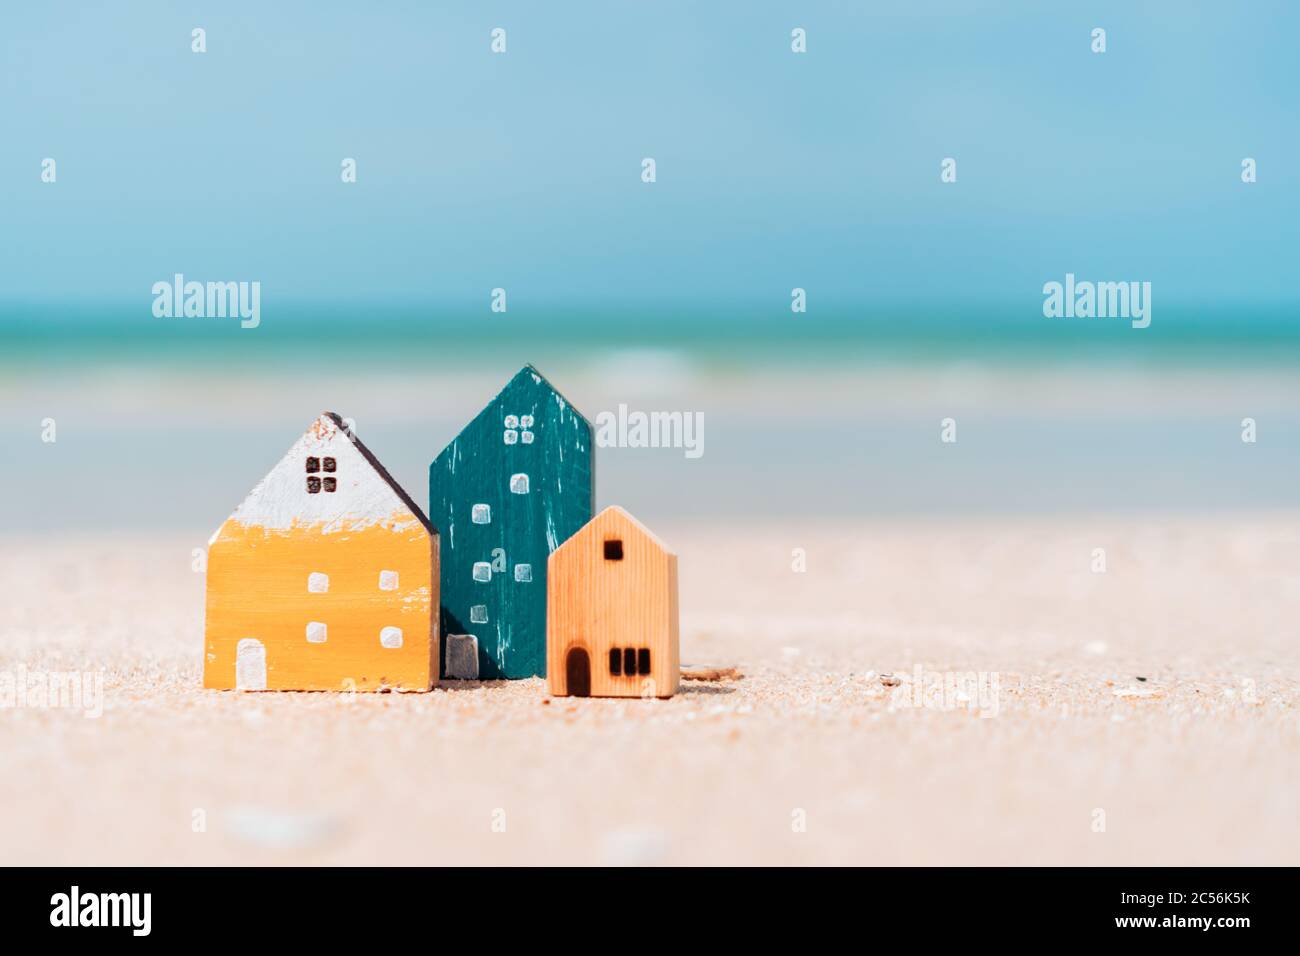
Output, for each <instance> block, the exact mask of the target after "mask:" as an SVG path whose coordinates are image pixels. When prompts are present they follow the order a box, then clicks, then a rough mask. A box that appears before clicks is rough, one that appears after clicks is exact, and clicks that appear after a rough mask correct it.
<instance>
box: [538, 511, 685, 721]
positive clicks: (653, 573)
mask: <svg viewBox="0 0 1300 956" xmlns="http://www.w3.org/2000/svg"><path fill="white" fill-rule="evenodd" d="M547 613H548V621H547V686H548V688H549V689H550V692H551V693H552V694H554V695H556V696H560V697H565V696H592V697H671V696H672V695H673V694H675V693H677V687H678V681H679V653H680V652H679V647H678V604H677V555H675V554H673V553H672V552H671V551H669V550H668V548H667V547H665V546H664V544H663V542H661V541H660V540H659V539H658V538H656V537H655V536H654V534H652V533H651V532H650V530H649V529H647V528H646V527H645V526H644V525H643V524H641V522H639V521H637V520H636V519H635V518H633V517H632V516H631V515H630V514H628V513H627V512H626V511H624V510H623V509H622V508H618V507H610V508H606V509H605V510H604V511H602V512H601V513H600V514H598V515H597V516H596V517H595V518H593V519H591V521H590V522H589V523H588V524H587V525H586V526H585V527H584V528H582V529H581V530H580V531H578V532H577V534H575V535H574V536H573V537H571V538H570V539H569V540H568V541H566V542H564V544H562V545H560V547H559V548H558V549H557V550H556V551H555V553H554V554H552V555H551V558H550V568H549V570H548V576H547ZM584 691H585V693H584Z"/></svg>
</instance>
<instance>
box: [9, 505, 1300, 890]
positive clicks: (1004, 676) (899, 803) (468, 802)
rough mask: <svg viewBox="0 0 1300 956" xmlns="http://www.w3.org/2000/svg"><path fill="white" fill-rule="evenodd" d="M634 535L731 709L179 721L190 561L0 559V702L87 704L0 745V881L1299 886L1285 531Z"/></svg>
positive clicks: (617, 704) (863, 524)
mask: <svg viewBox="0 0 1300 956" xmlns="http://www.w3.org/2000/svg"><path fill="white" fill-rule="evenodd" d="M656 530H657V531H659V532H661V534H662V536H663V537H664V538H665V540H667V541H668V542H669V543H670V544H672V545H673V546H674V547H675V548H676V549H677V551H678V553H679V554H680V560H681V581H682V655H683V659H684V660H686V661H690V662H695V663H699V664H707V665H737V666H739V668H740V670H741V671H742V673H743V674H744V677H743V679H740V680H735V681H723V682H713V683H702V684H695V683H690V684H686V685H685V686H684V688H683V691H682V693H681V694H680V695H679V696H677V697H676V698H674V699H672V700H669V701H639V700H633V701H600V700H582V701H578V700H566V699H555V700H549V699H548V698H547V696H546V693H545V690H544V687H543V682H542V681H540V680H532V681H521V682H515V683H509V684H484V685H480V684H468V685H455V684H450V683H449V684H444V685H443V687H441V688H440V689H438V690H437V691H435V692H433V693H430V694H424V695H393V694H385V695H358V696H346V695H333V694H238V693H230V692H215V691H204V690H202V689H201V688H200V686H199V684H200V658H201V647H202V633H201V627H202V624H201V622H202V602H203V583H202V581H203V579H202V575H201V574H199V573H195V572H194V571H193V570H192V569H191V549H192V548H193V547H196V546H200V545H201V544H202V541H201V540H199V541H191V540H186V539H181V538H178V537H168V536H154V537H144V536H142V537H136V538H117V537H113V536H110V535H107V534H101V535H87V536H85V537H76V536H67V537H62V538H35V537H32V538H19V537H14V536H10V537H7V538H4V539H0V540H3V543H4V547H3V548H2V549H0V580H3V581H4V582H5V592H6V600H5V601H4V603H3V605H0V673H5V672H7V673H9V674H11V675H12V674H17V673H19V672H20V671H21V669H23V668H26V669H28V672H31V671H37V670H44V671H73V670H77V671H85V670H90V671H92V672H102V676H103V681H104V690H103V710H102V714H101V715H99V716H97V717H87V716H85V713H84V711H78V710H73V709H70V708H61V709H53V708H48V707H46V708H41V707H30V706H28V707H10V708H8V709H5V710H3V711H0V766H2V767H3V773H0V806H3V807H4V810H5V812H4V813H3V814H0V854H2V855H3V862H5V863H39V864H77V865H86V864H195V863H210V864H231V863H254V864H262V863H267V864H277V863H320V864H348V863H363V864H383V863H392V864H439V863H469V864H501V863H521V864H531V863H614V864H641V863H645V864H673V863H685V864H723V863H738V864H756V863H797V864H842V863H866V864H937V863H954V864H975V863H992V864H1005V863H1029V864H1261V863H1269V864H1282V863H1290V864H1294V863H1296V862H1298V861H1300V852H1298V851H1300V836H1298V834H1297V824H1296V812H1295V800H1296V789H1297V767H1298V766H1300V760H1298V759H1297V757H1298V756H1300V748H1298V747H1297V744H1298V742H1300V739H1298V738H1300V734H1298V733H1297V730H1298V725H1297V702H1298V698H1300V686H1298V684H1297V677H1296V675H1297V666H1296V665H1297V636H1298V635H1297V630H1298V628H1300V624H1297V621H1300V613H1297V612H1298V611H1300V515H1297V514H1274V515H1249V514H1246V515H1226V516H1223V517H1218V518H1208V517H1204V516H1202V517H1195V518H1191V517H1187V518H1180V517H1177V516H1170V517H1167V518H1161V519H1159V520H1154V521H1153V520H1145V519H1141V518H1124V517H1109V518H1096V519H1093V518H1087V517H1035V518H1022V519H1017V520H1014V521H1007V520H1002V519H992V518H982V519H976V518H962V519H955V518H954V519H951V520H948V519H945V520H938V519H934V520H920V519H908V520H906V521H903V520H894V521H890V520H872V519H854V521H853V522H852V523H850V524H847V525H845V524H840V525H835V524H828V523H824V522H823V523H811V522H796V523H788V524H784V525H783V524H780V523H775V524H773V523H762V524H761V525H760V523H758V522H754V523H750V524H737V525H725V524H709V523H694V524H690V525H686V524H682V525H679V526H676V527H674V526H660V527H657V529H656ZM1096 548H1103V549H1104V550H1105V562H1106V570H1105V571H1104V572H1103V573H1098V572H1096V571H1094V570H1093V565H1094V562H1095V561H1096V560H1097V558H1096V557H1095V555H1094V549H1096ZM794 549H803V551H804V553H805V555H806V571H804V572H797V571H795V570H793V569H792V564H793V563H794V561H795V558H794V557H793V552H794ZM918 668H920V670H919V671H918ZM981 673H982V674H983V675H985V676H984V680H983V682H982V683H981V682H980V681H979V680H978V678H979V675H980V674H981ZM968 674H969V675H973V680H972V682H969V683H967V682H966V681H965V677H966V675H968ZM945 675H947V676H949V678H950V684H951V685H952V687H953V691H954V693H950V694H949V695H948V697H947V699H946V701H945V700H944V699H943V695H942V694H940V695H938V697H937V698H936V699H934V700H933V701H932V703H933V704H935V705H936V706H917V704H918V702H923V698H924V695H919V694H916V693H914V692H913V691H914V685H915V683H916V681H917V678H918V676H919V678H920V681H921V683H922V685H923V686H924V685H925V684H926V683H927V682H928V681H932V680H939V681H940V684H942V680H943V678H944V676H945ZM995 681H996V693H995V694H994V693H993V688H994V682H995ZM963 689H964V690H965V693H964V694H963V693H962V691H963ZM981 691H983V693H982V694H981ZM964 698H969V700H967V699H964ZM945 703H946V704H947V705H950V706H943V705H944V704H945Z"/></svg>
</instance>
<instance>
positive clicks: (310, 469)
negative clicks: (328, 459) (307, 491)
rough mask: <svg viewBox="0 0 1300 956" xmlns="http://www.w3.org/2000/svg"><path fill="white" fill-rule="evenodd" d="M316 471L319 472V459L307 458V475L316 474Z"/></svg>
mask: <svg viewBox="0 0 1300 956" xmlns="http://www.w3.org/2000/svg"><path fill="white" fill-rule="evenodd" d="M318 471H320V459H319V458H308V459H307V474H309V475H311V474H314V473H316V472H318Z"/></svg>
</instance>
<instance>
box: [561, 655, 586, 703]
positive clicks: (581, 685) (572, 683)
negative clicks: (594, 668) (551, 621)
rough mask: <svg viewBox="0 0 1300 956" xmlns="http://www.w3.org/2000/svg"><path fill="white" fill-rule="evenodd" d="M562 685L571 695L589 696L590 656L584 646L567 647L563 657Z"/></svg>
mask: <svg viewBox="0 0 1300 956" xmlns="http://www.w3.org/2000/svg"><path fill="white" fill-rule="evenodd" d="M564 686H565V689H567V690H568V692H569V695H570V696H571V697H590V696H591V658H589V657H588V656H587V651H586V649H585V648H581V647H571V648H569V653H568V656H566V657H565V658H564Z"/></svg>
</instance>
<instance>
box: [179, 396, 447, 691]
mask: <svg viewBox="0 0 1300 956" xmlns="http://www.w3.org/2000/svg"><path fill="white" fill-rule="evenodd" d="M437 606H438V535H437V532H436V531H434V530H433V528H432V527H431V526H430V525H429V522H428V519H426V518H425V516H424V515H423V513H422V512H421V511H420V509H419V508H418V507H417V506H416V505H415V503H414V502H412V501H411V499H410V496H409V495H407V494H406V493H405V492H404V491H403V490H402V489H401V488H400V487H399V486H398V485H397V484H396V482H394V481H393V479H392V477H391V476H390V475H389V474H388V473H387V471H385V470H384V468H383V466H382V465H380V464H379V462H378V461H377V460H376V459H375V457H374V456H373V455H372V454H371V453H370V451H369V450H368V449H367V448H366V447H365V446H364V445H362V444H361V442H360V441H359V440H357V439H356V437H355V436H353V435H351V434H350V433H349V432H348V431H347V429H346V428H345V427H344V425H343V422H342V420H341V419H340V418H339V417H338V416H337V415H335V414H333V413H330V412H327V413H325V414H324V415H322V416H321V417H320V418H319V419H317V420H316V421H315V422H314V423H313V424H312V426H311V427H310V428H309V429H308V430H307V432H306V433H305V434H304V435H303V436H302V438H300V439H299V440H298V442H297V443H295V444H294V446H293V447H292V448H291V449H290V450H289V453H288V454H287V455H285V457H284V458H283V459H281V461H280V463H279V464H278V465H276V466H275V468H274V469H272V471H271V472H270V474H268V475H267V476H266V478H265V479H264V480H263V481H262V482H261V484H259V485H258V486H257V487H256V488H255V489H254V490H253V492H252V493H251V494H250V495H249V496H248V498H246V499H245V500H244V502H243V504H241V505H240V506H239V508H237V509H236V510H235V513H234V514H233V515H231V516H230V518H228V519H227V520H226V521H225V523H224V524H222V526H221V527H220V528H219V529H218V530H217V533H216V534H215V535H213V537H212V540H211V542H210V543H209V548H208V576H207V606H206V611H205V626H204V642H205V654H204V664H203V686H204V687H210V688H220V689H246V690H335V691H347V690H358V691H370V690H385V689H393V690H412V691H424V690H428V689H429V688H430V686H432V684H433V682H434V681H435V680H436V679H437V660H438V629H437V628H438V622H437V616H436V609H437Z"/></svg>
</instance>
